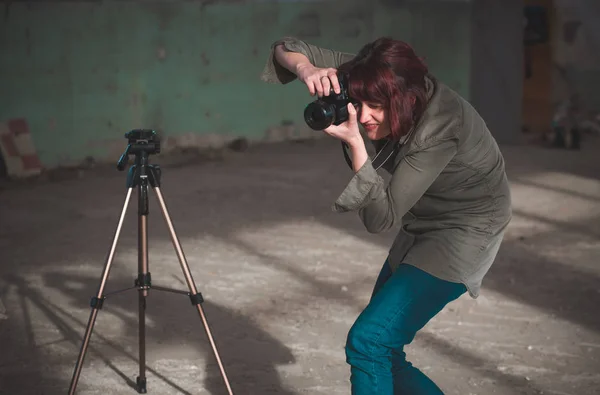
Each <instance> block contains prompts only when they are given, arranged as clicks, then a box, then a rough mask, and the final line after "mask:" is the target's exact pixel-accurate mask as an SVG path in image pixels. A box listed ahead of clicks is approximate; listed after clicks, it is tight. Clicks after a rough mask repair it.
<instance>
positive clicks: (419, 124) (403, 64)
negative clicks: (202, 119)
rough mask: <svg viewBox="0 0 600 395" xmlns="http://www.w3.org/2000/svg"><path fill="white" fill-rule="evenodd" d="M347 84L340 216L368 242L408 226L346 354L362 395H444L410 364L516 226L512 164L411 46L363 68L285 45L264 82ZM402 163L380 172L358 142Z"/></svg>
mask: <svg viewBox="0 0 600 395" xmlns="http://www.w3.org/2000/svg"><path fill="white" fill-rule="evenodd" d="M338 71H343V72H345V73H348V76H349V82H348V90H349V94H350V96H351V97H352V98H353V99H355V100H356V101H358V102H359V103H360V104H359V106H358V107H357V108H356V109H355V107H354V106H353V105H349V106H348V111H349V113H350V118H349V120H348V121H347V122H345V123H343V124H341V125H339V126H330V127H328V128H327V129H325V133H327V134H329V135H331V136H333V137H335V138H337V139H340V140H342V141H344V142H345V143H346V144H347V145H348V147H349V149H350V157H351V158H352V166H353V170H354V172H355V175H354V177H353V178H352V179H351V180H350V182H349V184H348V186H347V187H346V189H345V190H344V191H343V192H342V193H341V195H340V196H339V198H338V199H337V201H336V202H335V204H334V210H335V211H338V212H348V211H355V212H358V215H359V216H360V218H361V219H362V221H363V223H364V226H365V227H366V229H367V231H369V232H372V233H378V232H382V231H385V230H387V229H390V228H392V227H395V226H396V225H400V224H401V225H402V226H401V228H400V231H399V233H398V236H397V237H396V239H395V241H394V243H393V245H392V246H391V248H390V250H389V255H388V258H387V260H386V262H385V263H384V265H383V268H382V270H381V273H380V274H379V277H378V279H377V282H376V284H375V289H374V291H373V295H372V297H371V300H370V302H369V304H368V305H367V307H366V308H365V309H364V310H363V312H362V313H361V314H360V315H359V317H358V318H357V320H356V322H355V323H354V325H353V326H352V328H351V329H350V332H349V334H348V338H347V343H346V357H347V362H348V363H349V364H350V366H351V378H350V381H351V384H352V393H353V394H356V395H363V394H410V395H419V394H440V393H442V392H441V390H440V389H439V388H438V387H437V386H436V385H435V384H434V383H433V381H431V380H430V379H429V378H428V377H427V376H425V375H424V374H423V373H422V372H421V371H419V370H418V369H417V368H415V367H413V366H412V365H411V363H410V362H408V361H407V360H406V355H405V353H404V346H405V345H407V344H409V343H410V342H411V341H412V340H413V338H414V336H415V334H416V332H417V331H418V330H420V329H421V328H422V327H423V326H425V324H426V323H427V322H428V321H429V320H431V318H433V317H434V316H435V315H436V314H437V313H438V312H440V311H441V309H442V308H443V307H444V306H445V305H446V304H448V303H449V302H451V301H453V300H455V299H457V298H458V297H459V296H460V295H462V294H463V293H465V292H468V293H469V295H470V296H471V297H473V298H476V297H477V296H478V294H479V289H480V286H481V282H482V279H483V277H484V275H485V274H486V273H487V271H488V270H489V268H490V266H491V265H492V262H493V261H494V259H495V256H496V254H497V252H498V248H499V247H500V243H501V241H502V238H503V234H504V231H505V229H506V227H507V225H508V223H509V221H510V219H511V201H510V190H509V185H508V181H507V178H506V174H505V171H504V160H503V158H502V155H501V153H500V150H499V148H498V145H497V144H496V141H495V140H494V138H493V137H492V135H491V133H490V132H489V130H488V129H487V127H486V124H485V122H484V121H483V120H482V119H481V117H480V116H479V114H478V113H477V112H476V111H475V109H474V108H473V107H472V106H471V105H470V104H469V103H468V102H467V101H465V100H464V99H463V98H461V97H460V96H459V95H458V94H457V93H456V92H454V91H452V90H451V89H450V88H448V87H447V86H446V85H444V84H443V83H441V82H439V81H437V80H436V79H435V78H434V77H433V76H432V75H430V74H429V73H428V69H427V67H426V66H425V64H424V63H423V62H422V61H421V60H420V59H419V58H418V57H417V56H416V54H415V53H414V51H413V49H412V48H411V47H410V46H409V45H408V44H406V43H404V42H402V41H398V40H393V39H390V38H380V39H378V40H375V41H374V42H372V43H369V44H367V45H365V46H364V47H363V48H362V49H361V50H360V52H359V53H358V54H357V55H356V56H354V55H351V54H346V53H340V52H336V51H332V50H329V49H324V48H319V47H316V46H313V45H310V44H308V43H306V42H303V41H301V40H298V39H294V38H289V37H286V38H284V39H282V40H279V41H277V42H275V43H274V44H273V46H272V51H271V54H270V57H269V60H268V62H267V65H266V67H265V69H264V71H263V74H262V76H261V78H262V80H263V81H267V82H274V83H283V84H285V83H288V82H290V81H292V80H294V79H295V78H298V79H299V80H300V81H302V82H303V83H304V84H306V85H307V87H308V90H309V92H310V93H311V94H312V95H315V94H316V95H319V96H322V95H328V94H329V91H330V88H332V89H333V90H334V91H336V92H339V89H340V87H339V82H338V80H337V72H338ZM359 124H360V125H361V126H362V127H363V128H364V130H365V132H366V135H367V137H368V139H369V140H371V141H373V142H374V143H376V144H377V146H378V145H380V144H381V143H385V142H391V143H393V144H398V147H399V149H398V151H397V154H396V155H395V156H394V157H393V158H392V159H390V160H389V161H387V162H386V163H385V165H384V168H385V169H386V170H387V171H388V172H389V173H390V174H391V177H390V181H389V183H388V184H387V185H385V183H384V180H383V179H382V178H381V177H380V176H379V175H378V174H377V172H376V171H375V169H374V167H373V164H372V161H371V158H370V157H369V156H368V154H367V150H366V147H365V142H364V139H363V137H362V135H361V133H360V131H359Z"/></svg>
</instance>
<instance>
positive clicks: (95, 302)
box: [69, 188, 133, 395]
mask: <svg viewBox="0 0 600 395" xmlns="http://www.w3.org/2000/svg"><path fill="white" fill-rule="evenodd" d="M132 191H133V188H128V190H127V196H126V197H125V203H124V204H123V210H122V211H121V217H120V218H119V223H118V225H117V229H116V230H115V234H114V238H113V242H112V245H111V247H110V251H109V253H108V256H107V258H106V263H105V265H104V270H103V271H102V280H101V281H100V286H99V287H98V293H97V294H96V296H95V297H93V298H92V302H91V306H92V312H91V313H90V318H89V320H88V324H87V328H86V329H85V334H84V336H83V343H82V345H81V350H80V351H79V357H78V358H77V363H76V364H75V371H74V372H73V377H72V379H71V385H70V387H69V395H73V394H74V393H75V389H76V387H77V382H78V381H79V376H80V374H81V368H82V366H83V361H84V359H85V355H86V352H87V348H88V346H89V343H90V338H91V336H92V331H93V328H94V324H95V323H96V317H97V316H98V310H100V309H101V308H102V302H103V301H104V287H105V286H106V281H107V280H108V274H109V273H110V268H111V265H112V262H113V259H114V256H115V251H116V249H117V243H118V240H119V235H120V234H121V228H122V227H123V220H124V219H125V213H126V212H127V206H128V205H129V199H130V198H131V192H132Z"/></svg>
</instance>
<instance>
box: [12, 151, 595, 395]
mask: <svg viewBox="0 0 600 395" xmlns="http://www.w3.org/2000/svg"><path fill="white" fill-rule="evenodd" d="M503 151H504V153H505V156H506V160H507V163H508V173H509V177H510V179H511V182H512V187H513V194H514V213H515V218H514V220H513V222H512V223H511V226H510V229H509V231H508V233H507V235H506V239H505V242H504V244H503V246H502V248H501V251H500V254H499V257H498V259H497V261H496V263H495V264H494V266H493V268H492V270H491V272H490V273H489V275H488V276H487V278H486V279H485V281H484V285H483V290H482V296H481V297H480V298H478V299H477V300H473V299H470V298H469V297H467V296H464V297H461V298H460V299H459V300H457V301H455V302H453V303H452V304H451V305H449V306H448V308H447V309H445V310H444V311H443V312H442V313H440V314H439V316H437V317H436V318H435V319H434V320H433V321H431V322H430V323H429V324H428V325H427V326H426V327H425V328H424V330H423V331H422V332H421V333H419V334H418V335H417V337H416V339H415V341H414V342H413V344H411V345H410V347H408V350H407V354H408V358H409V359H410V360H411V361H412V362H413V363H414V364H415V365H416V366H417V367H419V368H421V369H422V370H423V371H424V372H426V374H428V375H429V376H430V377H432V378H433V379H434V380H435V381H436V382H437V383H438V384H439V385H440V386H441V388H442V389H443V390H444V391H445V393H447V394H461V395H471V394H478V395H479V394H481V395H484V394H485V395H487V394H501V395H505V394H506V395H508V394H542V393H543V394H554V395H565V394H572V395H584V394H586V395H587V394H600V307H599V306H600V287H599V285H600V281H599V279H600V261H599V258H600V242H599V241H600V220H599V218H600V204H599V202H600V162H599V161H598V153H599V152H600V143H598V142H596V141H594V142H590V143H589V144H587V145H584V148H583V151H582V152H568V151H563V150H549V149H542V148H536V147H525V146H522V147H503ZM117 159H118V158H115V162H116V160H117ZM152 161H153V163H159V164H161V165H162V167H163V187H162V192H163V194H164V197H165V199H166V202H167V205H168V207H169V210H170V214H171V218H172V220H173V222H174V224H175V227H176V229H177V233H178V236H179V238H180V240H181V242H182V245H183V249H184V251H185V253H186V256H187V259H188V262H189V265H190V267H191V270H192V273H193V275H194V279H195V281H196V284H197V286H198V289H199V290H200V291H201V292H202V293H203V295H204V297H205V298H206V302H205V304H204V308H205V312H206V316H207V318H208V322H209V324H210V326H211V328H212V332H213V335H214V337H215V340H216V343H217V347H218V349H219V352H220V354H221V357H222V359H223V362H224V364H225V367H226V369H227V373H228V375H229V379H230V381H231V384H232V387H233V389H234V392H235V393H236V394H238V395H240V394H241V395H244V394H284V395H292V394H328V395H332V394H348V393H349V384H348V376H349V369H348V366H347V365H346V363H345V361H344V349H343V347H344V342H345V337H346V333H347V331H348V329H349V327H350V325H351V324H352V322H353V321H354V319H355V318H356V316H357V315H358V314H359V312H360V311H361V309H362V308H363V307H364V305H365V303H366V302H367V300H368V298H369V295H370V292H371V288H372V285H373V282H374V279H375V276H376V275H377V273H378V270H379V267H380V265H381V264H382V263H383V261H384V259H385V256H386V252H387V248H388V246H389V244H390V242H391V240H392V239H393V237H394V234H393V233H386V234H380V235H370V234H368V233H367V232H366V231H364V230H363V229H362V225H361V224H360V222H359V220H358V218H357V216H356V215H354V214H336V213H333V212H331V211H330V205H331V203H332V202H333V201H334V200H335V198H336V197H337V195H338V194H339V193H340V192H341V190H342V189H343V187H344V186H345V184H346V182H347V181H348V180H349V178H350V176H351V175H350V171H349V169H348V168H347V167H346V165H345V163H344V160H343V157H342V156H341V152H340V147H339V145H338V143H337V142H335V141H332V140H318V141H316V142H313V143H281V144H276V145H272V146H257V147H252V148H251V149H250V150H249V151H247V152H245V153H235V154H233V153H232V154H228V155H226V156H225V157H223V158H221V159H218V160H211V161H206V160H196V161H192V163H185V164H183V163H180V162H181V161H179V160H175V159H174V158H172V157H171V158H168V157H167V158H163V157H160V156H157V157H153V158H152ZM78 176H79V177H68V176H66V177H62V178H59V179H54V180H46V181H39V182H35V183H30V182H27V183H18V184H16V185H13V184H6V185H4V186H3V189H2V190H0V236H1V238H0V275H1V280H0V299H1V302H2V304H1V305H0V340H1V343H0V344H1V347H0V350H1V351H0V394H2V395H34V394H35V395H38V394H44V395H55V394H66V393H67V389H68V387H69V382H70V379H71V374H72V372H73V368H74V365H75V360H76V357H77V355H78V352H79V347H80V345H81V341H82V336H83V333H84V329H85V326H86V324H87V320H88V317H89V311H90V308H89V301H90V297H91V296H93V295H94V294H95V292H96V290H97V287H98V285H99V283H100V274H101V271H102V268H103V266H104V259H105V256H106V254H107V252H108V250H109V246H110V242H111V240H112V236H113V232H114V230H115V227H116V224H117V221H118V218H119V215H120V212H121V209H122V205H123V201H124V197H125V174H124V173H120V172H118V171H116V170H115V169H114V166H113V165H111V166H110V168H105V167H97V168H95V169H93V170H88V171H85V172H81V173H80V174H79V175H78ZM134 197H135V195H134ZM154 197H155V195H154V193H152V194H151V214H150V219H149V232H150V248H149V251H150V252H149V253H150V271H151V273H152V279H153V284H154V285H162V286H169V287H175V288H178V289H182V290H186V286H185V283H184V281H183V280H182V278H183V276H182V275H181V269H180V267H179V263H178V260H177V257H176V255H175V252H174V250H173V247H172V245H171V242H170V239H169V237H168V233H167V231H166V226H165V224H164V221H163V220H162V218H161V214H160V210H159V208H158V205H157V204H156V200H155V198H154ZM136 205H137V201H136V200H135V198H134V199H132V202H131V205H130V209H129V211H128V215H127V217H126V220H125V224H124V228H123V231H122V235H121V238H120V239H119V245H118V249H117V254H116V258H115V261H114V264H113V269H112V271H111V272H110V277H109V280H108V283H107V291H112V290H118V289H122V288H127V287H130V286H132V285H133V280H134V278H135V276H136V273H137V247H136V240H137V228H136V221H137V217H136ZM104 306H105V307H104V309H102V310H101V311H100V314H99V318H98V321H97V323H96V326H95V329H94V332H93V334H92V341H91V346H90V350H89V352H88V355H87V358H86V361H85V365H84V368H83V371H82V376H81V379H80V381H79V386H78V391H77V393H78V394H88V395H92V394H103V395H106V394H108V395H110V394H119V395H121V394H133V393H136V391H135V390H134V389H133V388H132V387H131V386H132V383H133V382H134V381H135V377H136V376H137V374H138V346H137V345H138V340H137V339H138V336H137V333H138V332H137V331H138V329H137V325H138V316H137V294H136V291H133V290H132V291H129V292H126V293H123V294H118V295H114V296H110V297H109V298H108V299H107V300H106V301H105V304H104ZM147 364H148V371H147V375H148V393H150V394H161V395H166V394H213V395H215V394H224V393H226V392H225V391H224V385H223V383H222V380H221V377H220V375H219V371H218V370H217V369H216V365H215V363H214V358H213V357H212V355H211V349H210V347H209V344H208V342H207V340H206V336H205V332H204V328H203V326H202V323H201V320H200V318H199V317H198V313H197V312H196V311H195V310H194V308H193V307H192V305H191V304H190V301H189V299H188V298H187V297H186V296H185V295H177V294H171V293H164V292H160V291H158V290H152V291H151V293H150V296H149V299H148V309H147Z"/></svg>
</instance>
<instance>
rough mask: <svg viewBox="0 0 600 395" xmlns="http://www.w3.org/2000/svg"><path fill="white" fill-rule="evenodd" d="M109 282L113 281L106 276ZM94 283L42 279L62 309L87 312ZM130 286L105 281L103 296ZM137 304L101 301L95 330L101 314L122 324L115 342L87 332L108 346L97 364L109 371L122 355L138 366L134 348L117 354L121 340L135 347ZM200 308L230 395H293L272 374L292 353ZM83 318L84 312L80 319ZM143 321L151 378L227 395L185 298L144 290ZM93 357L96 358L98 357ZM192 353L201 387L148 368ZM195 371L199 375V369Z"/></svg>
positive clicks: (236, 318) (57, 276)
mask: <svg viewBox="0 0 600 395" xmlns="http://www.w3.org/2000/svg"><path fill="white" fill-rule="evenodd" d="M111 277H117V276H115V275H112V276H111ZM99 281H100V279H99V278H93V277H82V276H79V275H69V274H64V273H59V272H51V273H47V274H46V276H45V283H46V285H47V286H49V287H52V288H54V289H56V290H58V291H60V292H61V293H63V294H64V296H66V297H67V298H69V300H70V303H68V304H69V305H70V306H71V309H72V308H77V309H85V308H87V309H89V304H88V301H89V298H90V296H91V295H93V294H94V293H95V292H96V290H97V287H98V284H99ZM132 282H133V278H129V281H127V278H123V276H120V275H119V278H115V279H112V278H109V280H108V282H107V286H106V290H105V291H112V290H114V289H125V288H128V287H130V286H131V284H132ZM159 283H160V279H157V281H156V284H157V285H158V284H159ZM180 289H182V290H183V289H184V288H183V287H181V288H180ZM205 297H206V296H205ZM137 300H138V295H137V290H130V291H127V292H125V293H123V294H121V295H116V296H114V295H113V296H110V297H109V298H107V299H106V301H105V302H104V307H103V309H102V310H101V311H100V312H99V315H98V322H97V324H96V327H98V323H99V322H100V320H102V315H104V314H107V313H109V314H111V315H112V316H113V320H114V318H116V319H117V320H120V321H121V323H122V325H121V327H122V329H121V331H122V332H121V333H119V334H118V335H117V336H118V337H119V340H108V339H110V338H111V337H112V335H111V334H110V333H109V334H101V333H98V332H99V331H98V330H97V329H96V328H94V331H93V333H92V341H93V339H95V338H97V337H98V336H99V335H100V336H101V338H102V339H103V341H104V342H108V343H109V344H111V347H110V349H109V350H105V349H103V350H102V352H100V353H99V354H100V356H101V359H102V360H103V361H104V363H106V364H107V365H108V366H110V359H111V358H112V357H123V355H127V356H128V357H129V358H132V359H134V360H135V362H136V363H138V357H137V347H135V350H136V351H135V353H136V355H135V356H133V355H129V353H127V352H125V351H123V346H125V344H117V343H121V342H123V341H124V342H127V344H129V345H137V339H138V318H137V311H138V304H137ZM179 306H181V308H180V307H179ZM202 307H203V309H204V313H205V316H206V319H207V321H208V325H209V328H210V330H211V333H212V336H213V340H214V341H215V343H216V348H217V351H218V353H219V356H220V357H221V361H222V363H223V365H224V369H225V371H226V374H227V376H228V379H229V382H230V384H231V387H232V390H233V392H234V393H235V394H265V393H277V394H282V395H286V394H289V395H292V394H293V392H290V391H288V390H287V389H285V388H284V385H283V383H282V381H281V380H280V377H279V373H278V372H277V369H276V367H277V366H278V365H287V364H289V363H292V362H294V361H295V358H294V356H293V354H292V353H291V351H290V350H289V349H288V348H287V347H285V346H284V345H283V344H282V343H281V342H280V341H279V340H277V339H275V338H274V337H272V336H271V335H270V334H269V333H267V332H266V331H265V330H263V329H262V328H260V327H259V326H258V324H257V323H255V322H254V321H253V320H252V319H251V318H250V317H246V316H244V315H242V314H239V313H237V312H234V311H232V310H230V309H228V308H225V307H223V306H220V305H217V304H215V303H213V302H210V301H207V300H205V302H204V303H203V304H202ZM87 317H88V316H87V313H86V315H85V319H87ZM146 318H147V322H152V323H153V324H152V325H147V326H146V344H147V346H146V354H147V370H148V372H151V373H152V374H154V375H156V376H157V377H159V378H160V379H161V380H162V381H164V382H165V383H166V384H167V385H168V386H171V387H173V388H175V389H177V390H178V391H180V392H181V393H183V394H190V393H193V392H194V390H193V388H197V387H198V386H204V388H205V389H206V390H207V391H208V392H209V393H210V394H211V395H221V394H227V390H226V387H225V383H224V381H223V378H222V376H221V372H220V370H219V367H218V365H217V363H216V360H215V358H214V354H213V350H212V348H211V346H210V343H209V341H208V338H207V336H206V332H205V329H204V326H203V325H202V321H201V319H200V317H199V315H198V313H197V311H196V309H195V308H194V307H193V306H192V305H191V303H190V300H189V298H188V297H187V296H185V295H179V294H172V293H169V292H161V291H158V290H150V293H149V296H148V299H147V308H146ZM83 320H84V317H81V318H80V319H79V321H83ZM86 324H87V321H86V322H82V328H81V329H80V330H79V331H77V340H78V343H77V347H78V348H79V345H80V344H81V339H82V335H83V332H84V331H85V329H84V326H85V325H86ZM111 325H112V324H111ZM71 332H73V329H71ZM70 336H71V337H73V334H72V333H71V335H70ZM182 345H185V349H183V350H182V349H181V346H182ZM88 354H89V353H88ZM95 354H98V352H96V353H95ZM198 354H199V355H201V358H198V361H199V363H203V364H204V365H203V368H204V382H201V381H200V380H199V379H198V375H197V374H192V373H190V375H189V377H185V378H184V379H183V380H177V381H178V382H180V383H181V382H183V383H185V385H182V386H185V387H188V388H187V391H186V390H185V389H184V388H182V386H180V385H177V384H176V383H175V382H174V381H171V380H169V379H167V378H166V377H165V376H164V375H161V374H160V372H158V371H157V369H152V365H153V361H154V360H155V359H157V358H158V359H164V360H173V361H175V363H177V361H181V360H183V359H187V358H188V356H189V358H190V359H192V360H193V359H194V356H195V357H196V358H197V356H198ZM181 355H185V357H184V358H181ZM86 361H88V362H89V361H90V357H89V356H88V357H86ZM201 361H203V362H201ZM179 363H181V362H179ZM85 370H86V366H85V365H84V367H83V370H82V372H84V371H85ZM113 370H116V368H113ZM200 371H202V366H201V367H200ZM117 373H118V374H119V375H121V376H122V377H124V378H125V379H126V380H127V381H128V384H129V385H130V386H132V387H133V386H134V383H133V382H132V381H131V380H130V379H128V378H126V375H124V374H123V373H121V372H119V371H117ZM82 374H83V373H82ZM151 380H152V378H151V377H149V379H148V381H149V384H148V387H149V389H150V388H151V387H152V383H151ZM191 386H193V387H191ZM188 391H190V392H188Z"/></svg>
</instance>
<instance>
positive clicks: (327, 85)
mask: <svg viewBox="0 0 600 395" xmlns="http://www.w3.org/2000/svg"><path fill="white" fill-rule="evenodd" d="M321 85H322V86H323V94H324V95H325V96H329V93H330V90H331V82H330V81H329V77H327V76H326V75H324V76H322V77H321Z"/></svg>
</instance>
